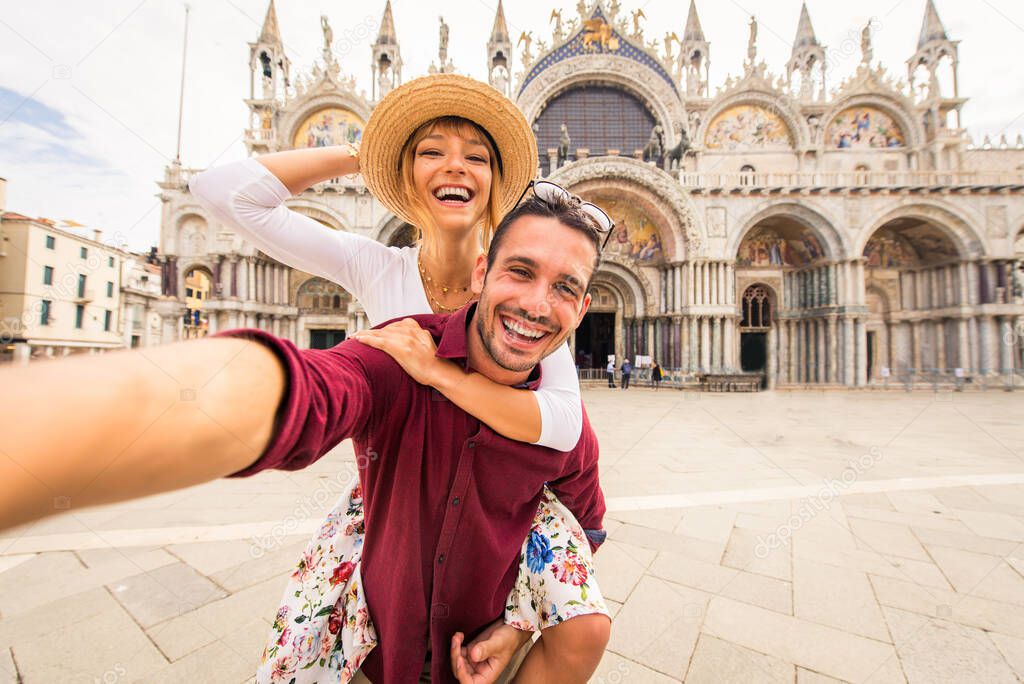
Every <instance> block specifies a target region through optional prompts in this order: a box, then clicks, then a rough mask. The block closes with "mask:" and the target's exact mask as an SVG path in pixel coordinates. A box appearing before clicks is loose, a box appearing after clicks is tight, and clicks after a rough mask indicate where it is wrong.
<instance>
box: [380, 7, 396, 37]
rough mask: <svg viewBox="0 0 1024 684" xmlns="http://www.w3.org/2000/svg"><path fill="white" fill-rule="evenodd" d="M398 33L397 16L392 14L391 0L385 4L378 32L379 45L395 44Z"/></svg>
mask: <svg viewBox="0 0 1024 684" xmlns="http://www.w3.org/2000/svg"><path fill="white" fill-rule="evenodd" d="M396 43H398V34H397V33H396V32H395V17H394V15H392V14H391V0H387V2H386V3H385V4H384V17H383V18H382V19H381V20H380V31H379V32H378V33H377V45H395V44H396Z"/></svg>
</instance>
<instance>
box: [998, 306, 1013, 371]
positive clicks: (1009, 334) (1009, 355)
mask: <svg viewBox="0 0 1024 684" xmlns="http://www.w3.org/2000/svg"><path fill="white" fill-rule="evenodd" d="M998 330H999V372H1000V373H1012V372H1013V342H1014V335H1013V318H1011V317H1009V316H1001V317H1000V318H999V329H998Z"/></svg>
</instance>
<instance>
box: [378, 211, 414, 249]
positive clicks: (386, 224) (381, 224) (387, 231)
mask: <svg viewBox="0 0 1024 684" xmlns="http://www.w3.org/2000/svg"><path fill="white" fill-rule="evenodd" d="M405 225H406V222H405V219H403V218H400V217H398V216H395V215H394V214H392V213H391V212H388V213H387V214H386V215H385V216H384V218H382V219H381V220H379V221H377V225H376V226H374V228H373V234H372V237H373V239H374V240H376V241H377V242H379V243H381V244H382V245H390V244H391V242H392V240H394V239H395V238H396V237H397V236H398V234H399V233H401V231H402V230H403V229H404V228H405Z"/></svg>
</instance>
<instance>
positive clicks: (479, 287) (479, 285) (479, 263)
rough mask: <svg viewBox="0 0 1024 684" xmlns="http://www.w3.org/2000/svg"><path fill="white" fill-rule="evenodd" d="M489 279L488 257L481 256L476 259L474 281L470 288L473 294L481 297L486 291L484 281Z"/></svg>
mask: <svg viewBox="0 0 1024 684" xmlns="http://www.w3.org/2000/svg"><path fill="white" fill-rule="evenodd" d="M486 278H487V255H486V254H481V255H480V256H478V257H477V258H476V265H475V266H473V279H472V281H471V282H470V288H471V289H472V290H473V294H475V295H477V296H478V297H479V296H480V293H481V292H483V291H484V280H485V279H486Z"/></svg>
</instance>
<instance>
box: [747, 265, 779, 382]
mask: <svg viewBox="0 0 1024 684" xmlns="http://www.w3.org/2000/svg"><path fill="white" fill-rule="evenodd" d="M774 299H775V293H774V292H773V290H772V288H771V287H769V286H768V285H765V284H764V283H754V284H752V285H749V286H748V287H747V288H746V289H745V290H744V291H743V295H742V297H740V327H739V332H740V369H741V370H742V371H744V372H745V373H763V374H764V379H765V380H767V375H768V367H769V351H770V348H769V339H768V337H769V333H770V331H771V329H772V321H773V318H774V315H773V314H774V309H775V305H774Z"/></svg>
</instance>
